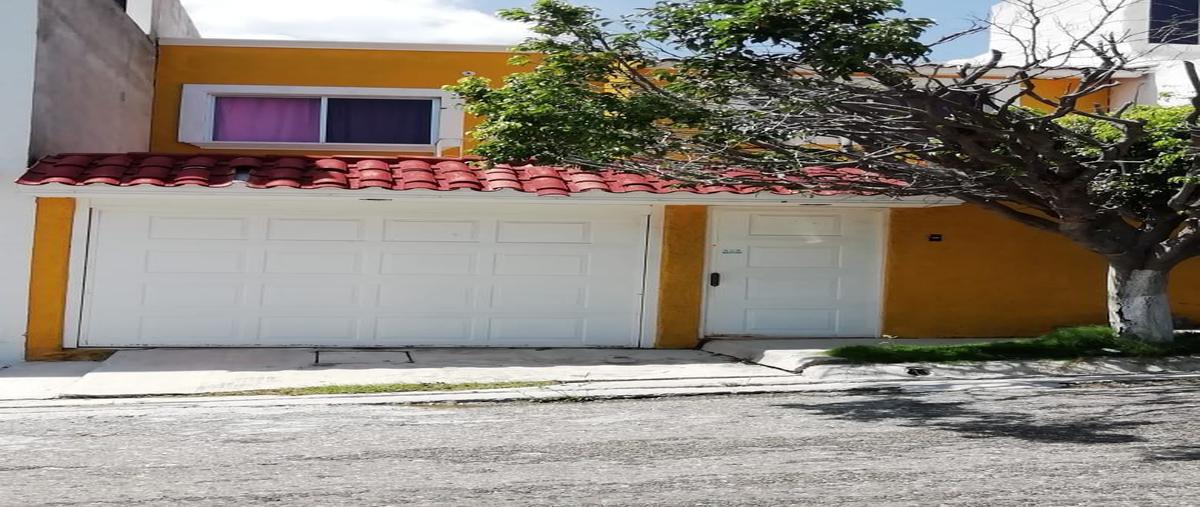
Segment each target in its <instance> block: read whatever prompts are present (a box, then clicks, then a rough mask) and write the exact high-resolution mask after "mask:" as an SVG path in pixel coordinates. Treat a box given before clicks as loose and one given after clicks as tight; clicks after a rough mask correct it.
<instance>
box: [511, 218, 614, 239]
mask: <svg viewBox="0 0 1200 507" xmlns="http://www.w3.org/2000/svg"><path fill="white" fill-rule="evenodd" d="M496 242H497V243H591V242H592V228H591V223H590V222H585V221H580V222H521V221H515V220H501V221H500V222H499V223H498V224H497V226H496Z"/></svg>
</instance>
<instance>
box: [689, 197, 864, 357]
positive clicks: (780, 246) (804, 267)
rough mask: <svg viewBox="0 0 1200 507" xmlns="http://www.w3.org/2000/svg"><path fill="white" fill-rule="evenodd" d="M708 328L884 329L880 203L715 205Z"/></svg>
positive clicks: (825, 333)
mask: <svg viewBox="0 0 1200 507" xmlns="http://www.w3.org/2000/svg"><path fill="white" fill-rule="evenodd" d="M712 218H713V226H712V227H713V229H712V243H711V245H710V246H711V251H710V252H709V271H710V272H709V274H708V276H709V277H708V279H707V280H706V282H707V285H708V307H707V313H706V319H705V321H706V325H705V330H706V334H707V335H709V336H720V335H734V336H768V337H874V336H878V335H879V302H880V291H881V286H882V284H881V283H880V279H881V274H880V271H881V264H882V262H881V251H882V231H883V211H882V210H875V209H832V208H831V209H822V210H820V211H789V210H771V209H759V210H755V209H720V208H717V209H715V210H714V213H713V217H712Z"/></svg>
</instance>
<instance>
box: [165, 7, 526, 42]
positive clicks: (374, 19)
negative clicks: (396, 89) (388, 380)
mask: <svg viewBox="0 0 1200 507" xmlns="http://www.w3.org/2000/svg"><path fill="white" fill-rule="evenodd" d="M183 5H184V7H186V8H187V10H188V13H189V14H190V15H191V16H192V20H193V21H195V23H196V27H197V28H199V29H200V34H201V35H202V36H204V37H209V38H230V39H291V40H332V41H370V42H426V43H459V44H473V43H474V44H512V43H516V42H520V41H521V40H522V39H524V38H525V37H527V36H529V31H528V29H527V27H526V26H524V25H522V24H521V23H515V22H511V21H505V20H502V19H499V18H496V17H495V16H493V15H491V14H488V13H485V12H482V11H479V10H475V9H471V8H468V7H466V6H464V5H463V4H462V2H461V0H337V1H331V0H183Z"/></svg>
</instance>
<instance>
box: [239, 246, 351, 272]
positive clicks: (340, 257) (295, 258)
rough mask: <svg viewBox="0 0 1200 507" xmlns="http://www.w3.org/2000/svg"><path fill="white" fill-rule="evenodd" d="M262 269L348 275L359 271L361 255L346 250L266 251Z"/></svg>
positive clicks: (267, 270) (266, 270)
mask: <svg viewBox="0 0 1200 507" xmlns="http://www.w3.org/2000/svg"><path fill="white" fill-rule="evenodd" d="M263 267H264V271H265V272H266V273H268V274H273V273H278V274H288V275H303V274H310V275H349V274H355V273H361V272H362V270H363V255H362V253H361V252H355V251H351V252H347V251H320V250H316V251H307V250H306V251H300V250H296V251H288V250H273V251H268V252H267V256H266V262H265V263H264V266H263Z"/></svg>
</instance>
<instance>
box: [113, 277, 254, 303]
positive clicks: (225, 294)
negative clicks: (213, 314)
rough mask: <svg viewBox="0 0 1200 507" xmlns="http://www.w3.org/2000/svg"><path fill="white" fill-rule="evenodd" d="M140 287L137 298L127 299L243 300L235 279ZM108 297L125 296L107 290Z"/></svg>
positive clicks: (240, 287)
mask: <svg viewBox="0 0 1200 507" xmlns="http://www.w3.org/2000/svg"><path fill="white" fill-rule="evenodd" d="M141 288H142V290H141V292H142V297H141V299H140V301H136V302H134V301H131V302H134V303H136V304H140V305H142V306H145V307H147V308H181V307H183V308H211V307H218V308H237V307H238V306H240V305H241V304H242V302H243V299H242V293H243V292H242V291H243V286H242V284H241V283H238V282H229V283H212V282H202V281H196V280H186V281H185V280H175V281H155V282H148V283H144V284H142V285H141ZM108 297H116V298H118V299H126V298H124V297H121V296H116V295H114V294H111V293H110V294H109V296H108Z"/></svg>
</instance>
